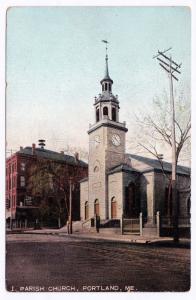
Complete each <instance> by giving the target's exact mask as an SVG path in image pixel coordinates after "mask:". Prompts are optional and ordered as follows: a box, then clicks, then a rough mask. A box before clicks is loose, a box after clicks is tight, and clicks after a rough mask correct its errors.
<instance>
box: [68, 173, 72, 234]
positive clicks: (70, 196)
mask: <svg viewBox="0 0 196 300" xmlns="http://www.w3.org/2000/svg"><path fill="white" fill-rule="evenodd" d="M69 233H70V234H72V178H71V177H70V179H69Z"/></svg>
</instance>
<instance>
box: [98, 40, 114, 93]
mask: <svg viewBox="0 0 196 300" xmlns="http://www.w3.org/2000/svg"><path fill="white" fill-rule="evenodd" d="M105 42H106V41H105ZM100 83H101V85H102V92H105V91H108V92H111V91H112V84H113V80H112V79H111V78H110V75H109V68H108V54H107V46H106V56H105V76H104V78H103V79H102V80H101V81H100Z"/></svg>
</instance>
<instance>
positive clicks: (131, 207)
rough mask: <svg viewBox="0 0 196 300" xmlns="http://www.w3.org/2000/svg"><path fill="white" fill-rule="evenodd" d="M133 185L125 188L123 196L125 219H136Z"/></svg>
mask: <svg viewBox="0 0 196 300" xmlns="http://www.w3.org/2000/svg"><path fill="white" fill-rule="evenodd" d="M135 200H136V199H135V184H134V183H130V184H129V186H128V187H127V188H126V196H125V211H124V216H125V217H126V218H133V217H136V203H135Z"/></svg>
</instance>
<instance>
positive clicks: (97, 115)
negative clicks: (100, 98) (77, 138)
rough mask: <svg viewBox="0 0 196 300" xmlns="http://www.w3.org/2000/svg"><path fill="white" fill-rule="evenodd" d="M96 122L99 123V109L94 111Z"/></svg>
mask: <svg viewBox="0 0 196 300" xmlns="http://www.w3.org/2000/svg"><path fill="white" fill-rule="evenodd" d="M96 122H99V108H97V109H96Z"/></svg>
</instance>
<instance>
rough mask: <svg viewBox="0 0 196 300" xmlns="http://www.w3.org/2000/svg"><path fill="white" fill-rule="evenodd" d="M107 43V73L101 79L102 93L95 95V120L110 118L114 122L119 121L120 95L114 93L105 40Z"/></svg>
mask: <svg viewBox="0 0 196 300" xmlns="http://www.w3.org/2000/svg"><path fill="white" fill-rule="evenodd" d="M103 42H104V43H105V44H106V56H105V75H104V78H103V79H102V80H101V81H100V83H101V86H102V93H101V94H99V95H98V97H95V103H94V105H95V120H96V123H97V122H100V121H104V122H105V120H108V121H109V120H110V121H113V122H119V108H120V107H119V101H118V96H117V95H116V96H114V95H113V94H112V84H113V80H112V79H111V78H110V75H109V67H108V53H107V44H108V42H107V41H103Z"/></svg>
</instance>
